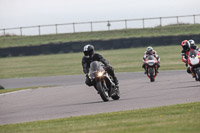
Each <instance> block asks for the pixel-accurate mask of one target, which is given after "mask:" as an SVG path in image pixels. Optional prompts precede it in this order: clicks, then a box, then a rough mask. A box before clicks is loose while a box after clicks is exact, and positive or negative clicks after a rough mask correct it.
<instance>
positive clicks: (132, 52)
mask: <svg viewBox="0 0 200 133" xmlns="http://www.w3.org/2000/svg"><path fill="white" fill-rule="evenodd" d="M145 49H146V47H141V48H129V49H119V50H105V51H97V52H98V53H100V54H102V55H103V56H104V57H105V58H106V59H107V60H108V61H109V62H110V64H111V65H112V66H113V67H114V69H115V72H137V71H143V69H142V67H141V66H142V58H143V56H144V51H145ZM154 49H155V50H156V51H157V52H158V54H159V56H160V58H161V67H160V70H180V69H185V65H184V64H183V63H182V61H181V54H180V52H181V46H156V47H154ZM82 56H83V53H68V54H54V55H39V56H25V57H6V58H0V62H1V63H0V78H1V79H3V78H19V77H38V76H56V75H74V74H83V72H82V66H81V60H82Z"/></svg>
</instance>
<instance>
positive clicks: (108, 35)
mask: <svg viewBox="0 0 200 133" xmlns="http://www.w3.org/2000/svg"><path fill="white" fill-rule="evenodd" d="M189 34H200V24H192V25H190V24H183V25H172V26H165V27H157V28H145V29H128V30H113V31H99V32H83V33H68V34H58V35H56V34H53V35H42V36H22V37H21V36H14V37H0V48H6V47H14V46H28V45H40V44H48V43H60V42H74V41H88V40H109V39H119V38H131V37H155V36H176V35H189Z"/></svg>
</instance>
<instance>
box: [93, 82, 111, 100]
mask: <svg viewBox="0 0 200 133" xmlns="http://www.w3.org/2000/svg"><path fill="white" fill-rule="evenodd" d="M96 87H97V90H98V92H99V94H100V96H101V98H102V100H103V101H104V102H107V101H109V95H108V91H107V90H108V89H107V87H106V84H105V81H104V80H103V81H99V82H97V84H96Z"/></svg>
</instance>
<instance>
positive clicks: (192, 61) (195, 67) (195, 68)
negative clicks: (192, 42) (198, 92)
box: [188, 49, 200, 81]
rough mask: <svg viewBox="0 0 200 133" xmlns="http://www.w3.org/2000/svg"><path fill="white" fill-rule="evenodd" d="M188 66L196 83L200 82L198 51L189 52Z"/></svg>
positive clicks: (199, 54)
mask: <svg viewBox="0 0 200 133" xmlns="http://www.w3.org/2000/svg"><path fill="white" fill-rule="evenodd" d="M188 64H189V65H190V66H191V72H192V73H193V75H194V76H195V79H196V81H200V52H199V51H198V50H193V49H192V50H190V52H189V55H188Z"/></svg>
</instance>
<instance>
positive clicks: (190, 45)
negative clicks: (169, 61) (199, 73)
mask: <svg viewBox="0 0 200 133" xmlns="http://www.w3.org/2000/svg"><path fill="white" fill-rule="evenodd" d="M181 46H182V48H183V50H182V51H181V55H182V61H183V62H184V63H185V65H186V67H187V72H188V73H189V74H192V72H191V68H190V65H188V55H189V52H190V50H191V49H195V50H198V51H199V48H198V46H196V45H195V41H194V40H192V39H190V40H189V41H188V40H184V41H182V42H181ZM192 75H193V74H192ZM193 77H194V75H193Z"/></svg>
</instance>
